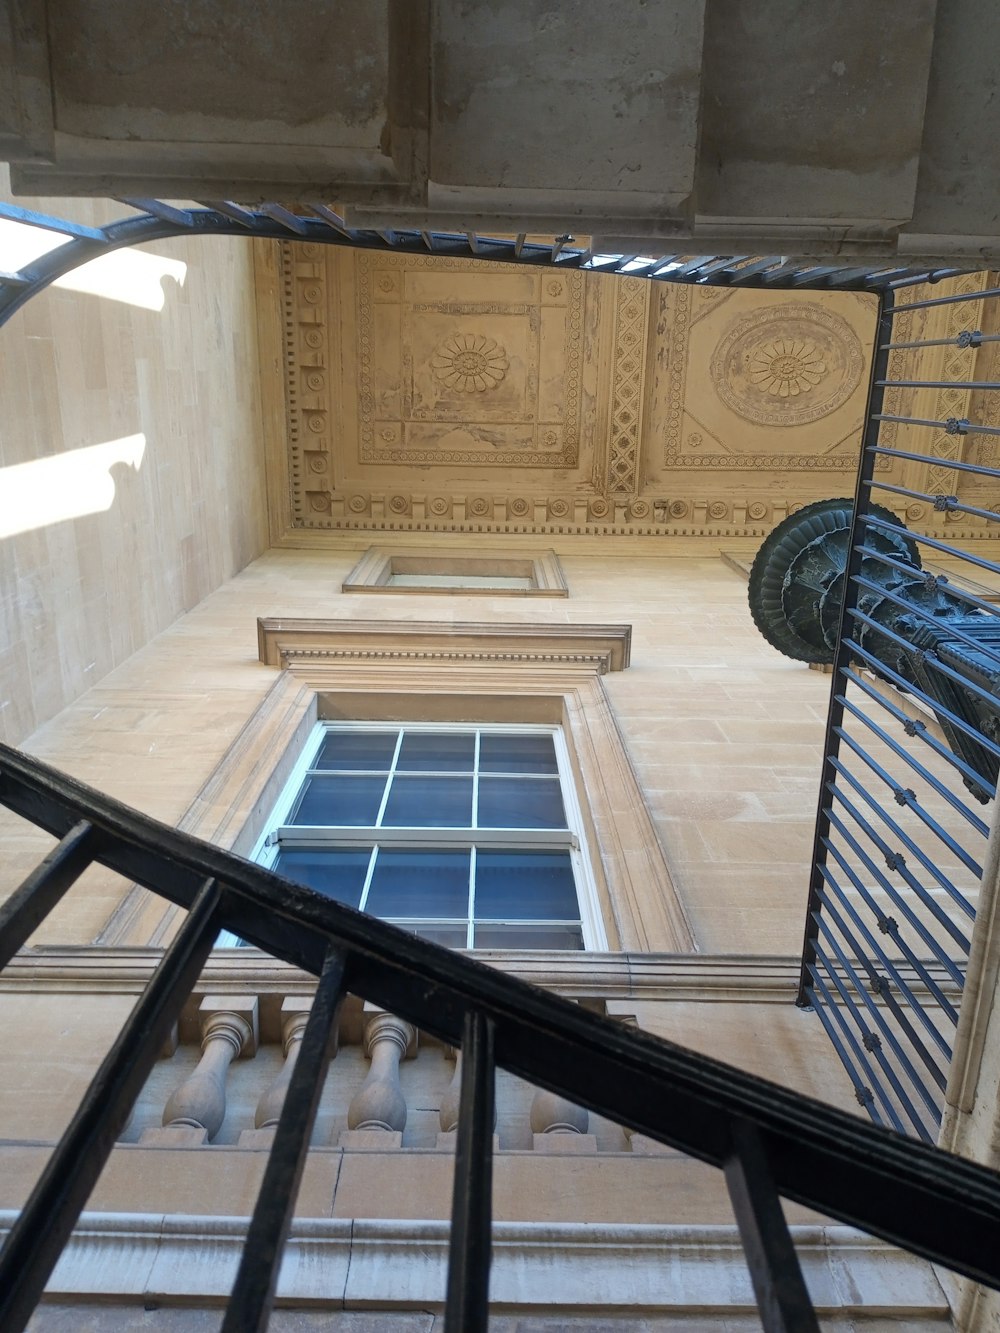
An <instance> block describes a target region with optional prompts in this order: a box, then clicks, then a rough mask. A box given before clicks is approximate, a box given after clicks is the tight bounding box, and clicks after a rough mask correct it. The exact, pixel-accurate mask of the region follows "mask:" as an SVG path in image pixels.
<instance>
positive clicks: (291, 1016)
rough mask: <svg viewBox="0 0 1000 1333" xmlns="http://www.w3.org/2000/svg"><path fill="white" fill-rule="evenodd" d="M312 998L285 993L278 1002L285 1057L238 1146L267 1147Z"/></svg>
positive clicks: (285, 1090)
mask: <svg viewBox="0 0 1000 1333" xmlns="http://www.w3.org/2000/svg"><path fill="white" fill-rule="evenodd" d="M311 1008H312V1000H311V999H310V998H309V997H307V996H287V997H286V998H285V999H284V1001H283V1002H282V1005H281V1049H282V1053H283V1055H284V1057H285V1061H284V1064H283V1065H282V1066H281V1069H280V1070H279V1072H278V1073H277V1074H276V1075H275V1077H274V1078H273V1079H272V1080H271V1082H270V1083H269V1084H268V1085H267V1087H266V1088H265V1089H264V1091H263V1092H262V1093H261V1096H260V1100H259V1101H258V1103H257V1110H256V1112H255V1114H254V1128H253V1129H244V1130H242V1131H241V1133H240V1138H239V1146H240V1147H241V1148H270V1146H271V1144H272V1142H273V1141H274V1131H275V1129H276V1128H277V1126H278V1120H279V1118H280V1116H281V1108H282V1106H283V1105H284V1104H285V1096H286V1094H287V1092H288V1085H289V1083H290V1082H291V1081H292V1070H293V1069H294V1068H295V1061H296V1059H297V1058H298V1054H299V1047H300V1045H301V1044H302V1037H303V1035H304V1034H305V1030H306V1024H307V1023H308V1022H309V1011H310V1009H311Z"/></svg>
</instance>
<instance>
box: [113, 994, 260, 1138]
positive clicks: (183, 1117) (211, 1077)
mask: <svg viewBox="0 0 1000 1333" xmlns="http://www.w3.org/2000/svg"><path fill="white" fill-rule="evenodd" d="M199 1016H200V1018H201V1059H200V1060H199V1062H198V1066H197V1068H196V1069H195V1070H194V1072H193V1073H192V1074H190V1075H189V1076H188V1077H187V1078H186V1079H185V1080H184V1082H183V1083H181V1084H180V1086H179V1087H177V1088H175V1089H174V1091H173V1093H172V1094H171V1096H170V1098H169V1099H168V1101H167V1104H166V1106H165V1107H164V1108H163V1128H162V1129H159V1130H156V1129H151V1130H149V1129H148V1130H146V1131H145V1132H144V1133H143V1134H142V1135H141V1136H140V1139H139V1142H140V1143H142V1144H145V1145H146V1146H153V1147H180V1146H184V1147H187V1146H195V1145H198V1144H203V1143H206V1142H208V1141H210V1140H211V1139H213V1138H214V1137H215V1135H216V1134H217V1133H218V1132H219V1129H220V1128H221V1126H222V1122H223V1120H224V1119H225V1116H226V1076H227V1074H228V1073H229V1066H230V1065H231V1064H232V1062H233V1060H235V1059H236V1058H237V1057H238V1056H250V1055H254V1054H255V1053H256V1050H257V1035H258V1028H257V1000H256V997H254V996H232V997H230V996H206V997H205V999H204V1000H202V1002H201V1007H200V1009H199Z"/></svg>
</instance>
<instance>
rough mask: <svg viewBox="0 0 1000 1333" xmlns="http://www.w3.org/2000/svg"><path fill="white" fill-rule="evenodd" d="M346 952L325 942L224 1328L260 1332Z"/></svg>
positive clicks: (319, 1085) (329, 1045)
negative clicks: (307, 1014) (313, 991)
mask: <svg viewBox="0 0 1000 1333" xmlns="http://www.w3.org/2000/svg"><path fill="white" fill-rule="evenodd" d="M346 965H347V955H346V954H345V952H344V951H343V950H342V949H339V948H337V947H336V946H335V945H330V946H329V948H328V949H327V951H326V956H325V958H324V960H323V971H322V973H321V974H320V979H319V984H318V986H317V987H316V994H315V997H314V999H313V1004H312V1009H311V1010H310V1011H309V1018H308V1020H307V1022H306V1030H305V1032H304V1033H303V1036H302V1041H301V1043H300V1044H299V1051H298V1055H297V1056H296V1058H295V1067H294V1069H293V1070H292V1077H291V1080H290V1082H289V1084H288V1090H287V1092H286V1094H285V1100H284V1103H283V1105H282V1108H281V1115H280V1118H279V1120H278V1128H277V1131H276V1133H275V1136H274V1143H273V1144H272V1146H271V1152H270V1154H269V1155H268V1159H267V1167H266V1169H265V1171H264V1178H263V1180H262V1181H261V1186H260V1192H259V1194H258V1195H257V1203H256V1205H255V1207H254V1212H253V1218H252V1219H251V1222H250V1230H249V1232H248V1233H247V1239H246V1244H245V1245H244V1247H243V1254H242V1256H241V1258H240V1267H239V1272H238V1273H237V1275H236V1282H235V1284H234V1286H233V1290H232V1295H231V1297H230V1301H229V1307H228V1309H227V1311H226V1317H225V1320H224V1322H223V1325H222V1333H265V1330H266V1328H267V1323H268V1318H269V1316H270V1313H271V1306H272V1304H273V1303H274V1293H275V1288H276V1287H277V1285H278V1273H279V1270H280V1267H281V1254H282V1250H283V1249H284V1245H285V1241H286V1240H287V1238H288V1230H289V1227H290V1226H291V1221H292V1212H293V1210H294V1207H295V1200H296V1198H297V1197H298V1192H299V1184H300V1182H301V1180H302V1172H303V1169H304V1168H305V1164H306V1157H307V1155H308V1152H309V1140H310V1136H311V1134H312V1127H313V1124H314V1123H315V1120H316V1112H317V1110H318V1109H319V1101H320V1096H321V1094H322V1091H323V1084H324V1081H325V1080H326V1074H327V1070H328V1068H329V1065H330V1059H331V1057H332V1055H333V1043H334V1038H335V1034H336V1030H337V1027H336V1019H337V1011H338V1009H339V1007H340V1004H341V1002H342V1000H343V998H344V993H345V991H344V980H345V970H346Z"/></svg>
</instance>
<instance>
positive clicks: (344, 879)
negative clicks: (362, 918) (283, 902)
mask: <svg viewBox="0 0 1000 1333" xmlns="http://www.w3.org/2000/svg"><path fill="white" fill-rule="evenodd" d="M371 853H372V849H371V848H370V847H293V848H290V847H283V848H282V849H281V851H280V852H279V853H278V859H277V860H276V861H275V863H274V871H275V873H276V874H278V875H284V876H285V878H286V879H291V880H294V881H295V883H296V884H308V885H309V887H310V888H311V889H318V890H319V892H320V893H325V894H326V896H327V897H328V898H333V899H334V901H336V902H338V903H346V904H347V906H348V907H357V906H358V905H359V904H360V902H361V890H362V889H363V888H364V884H365V875H366V874H367V873H368V862H369V861H370V860H371Z"/></svg>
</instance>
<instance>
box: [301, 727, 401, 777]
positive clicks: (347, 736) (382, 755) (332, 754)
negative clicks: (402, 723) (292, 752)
mask: <svg viewBox="0 0 1000 1333" xmlns="http://www.w3.org/2000/svg"><path fill="white" fill-rule="evenodd" d="M398 736H399V732H398V731H328V732H327V733H326V740H325V741H324V742H323V744H322V746H321V747H320V752H319V754H318V755H317V757H316V759H315V760H314V761H313V765H312V766H313V768H337V769H341V770H343V769H347V768H352V769H367V770H368V771H369V772H374V773H388V771H389V769H390V768H391V767H392V756H393V754H394V753H395V751H396V740H397V737H398Z"/></svg>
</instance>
